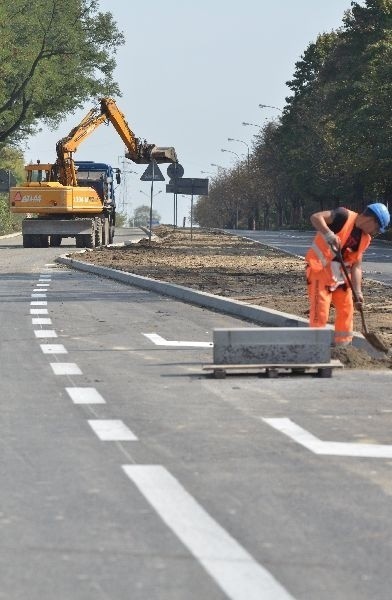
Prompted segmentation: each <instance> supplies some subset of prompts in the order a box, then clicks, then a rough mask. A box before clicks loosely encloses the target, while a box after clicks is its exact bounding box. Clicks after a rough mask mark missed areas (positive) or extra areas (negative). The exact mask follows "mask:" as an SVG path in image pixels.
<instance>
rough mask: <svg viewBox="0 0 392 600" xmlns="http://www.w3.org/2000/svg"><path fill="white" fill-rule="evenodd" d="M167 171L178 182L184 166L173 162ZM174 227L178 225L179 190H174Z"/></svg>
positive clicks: (171, 178)
mask: <svg viewBox="0 0 392 600" xmlns="http://www.w3.org/2000/svg"><path fill="white" fill-rule="evenodd" d="M166 172H167V174H168V176H169V177H170V181H171V182H177V181H178V179H180V178H181V177H182V176H183V175H184V167H183V166H182V165H180V163H172V164H171V165H169V166H168V167H167V171H166ZM173 227H174V229H175V228H176V227H177V192H173Z"/></svg>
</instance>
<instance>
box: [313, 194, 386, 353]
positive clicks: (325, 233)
mask: <svg viewBox="0 0 392 600" xmlns="http://www.w3.org/2000/svg"><path fill="white" fill-rule="evenodd" d="M310 221H311V223H312V225H313V227H314V228H315V229H316V230H317V234H316V236H315V238H314V240H313V243H312V246H311V248H310V249H309V250H308V252H307V254H306V279H307V283H308V295H309V302H310V315H309V320H310V327H325V326H326V324H327V322H328V317H329V310H330V306H331V303H332V304H333V306H334V307H335V311H336V318H335V335H334V344H335V345H336V346H339V345H340V346H346V345H349V344H350V343H351V341H352V337H353V316H354V303H353V297H352V292H351V289H350V287H349V286H348V285H347V283H346V282H345V279H344V274H343V271H342V268H341V266H340V263H339V261H338V259H337V258H336V254H337V252H338V251H339V250H340V251H341V254H342V257H343V260H344V263H345V265H346V266H347V270H348V272H349V273H350V276H351V281H352V283H353V287H354V290H355V293H356V296H357V301H358V305H361V306H362V305H363V294H362V254H363V252H364V251H365V250H366V248H367V247H368V246H369V244H370V242H371V239H372V237H373V236H375V235H377V234H378V233H383V232H384V231H385V229H386V228H387V227H388V225H389V223H390V214H389V211H388V209H387V207H386V206H385V205H384V204H381V203H380V202H375V203H373V204H369V205H368V206H367V207H366V209H365V210H364V212H363V213H360V214H359V213H356V212H354V211H352V210H349V209H347V208H343V207H340V208H336V209H335V210H326V211H321V212H316V213H314V214H313V215H312V216H311V217H310ZM356 306H357V305H356ZM357 308H359V306H357Z"/></svg>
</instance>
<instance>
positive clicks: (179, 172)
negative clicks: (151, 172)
mask: <svg viewBox="0 0 392 600" xmlns="http://www.w3.org/2000/svg"><path fill="white" fill-rule="evenodd" d="M166 173H167V174H168V176H169V177H170V179H179V178H180V177H182V176H183V175H184V167H183V166H182V165H180V163H172V164H171V165H169V166H168V167H167V171H166Z"/></svg>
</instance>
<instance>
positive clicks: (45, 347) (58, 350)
mask: <svg viewBox="0 0 392 600" xmlns="http://www.w3.org/2000/svg"><path fill="white" fill-rule="evenodd" d="M40 346H41V350H42V352H43V353H44V354H68V350H66V348H65V347H64V346H63V344H40Z"/></svg>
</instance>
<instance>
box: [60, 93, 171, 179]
mask: <svg viewBox="0 0 392 600" xmlns="http://www.w3.org/2000/svg"><path fill="white" fill-rule="evenodd" d="M105 121H109V122H110V123H112V125H113V127H114V128H115V130H116V131H117V133H118V134H119V136H120V137H121V139H122V141H123V142H124V144H125V146H126V148H127V151H128V152H127V153H126V155H125V156H126V157H127V158H129V159H130V160H132V161H133V162H135V163H139V164H140V163H141V164H147V163H149V162H150V161H151V160H152V159H154V160H156V161H157V162H159V163H174V162H178V161H177V155H176V152H175V150H174V148H171V147H160V148H159V147H157V146H155V144H148V143H147V142H146V141H144V142H142V141H141V140H140V138H137V137H136V136H135V134H134V133H133V131H132V129H131V128H130V127H129V125H128V123H127V121H126V119H125V117H124V115H123V113H122V112H121V111H120V110H119V108H118V106H117V104H116V102H115V101H114V100H113V99H112V98H101V100H100V107H96V108H93V109H91V110H90V111H89V112H88V113H87V115H86V116H85V117H84V118H83V119H82V121H81V122H80V123H79V125H77V126H76V127H74V128H73V129H72V130H71V131H70V133H69V134H68V135H67V136H66V137H64V138H62V139H61V140H60V141H59V142H57V145H56V152H57V161H56V166H55V168H56V171H57V177H58V180H59V181H60V183H62V184H63V185H72V186H77V178H76V171H75V165H74V161H73V158H72V153H73V152H76V150H77V149H78V147H79V144H80V143H81V142H83V140H85V139H86V138H87V137H88V136H89V135H90V134H91V133H93V131H95V129H96V128H97V127H99V125H101V124H102V123H104V122H105Z"/></svg>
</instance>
